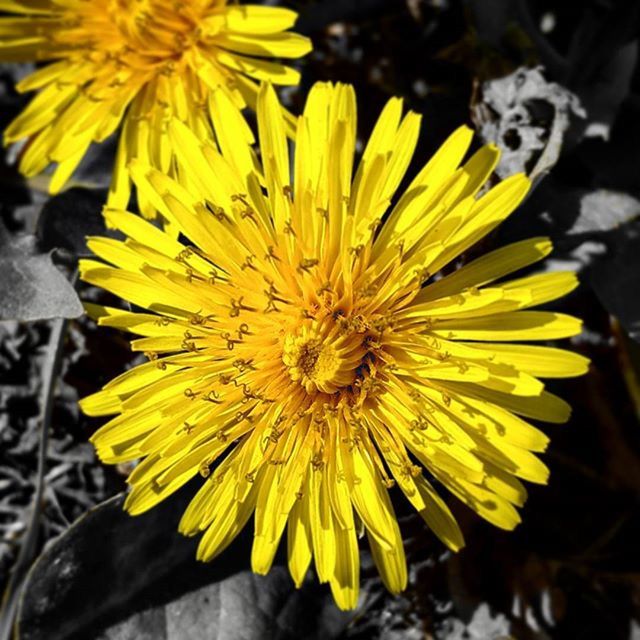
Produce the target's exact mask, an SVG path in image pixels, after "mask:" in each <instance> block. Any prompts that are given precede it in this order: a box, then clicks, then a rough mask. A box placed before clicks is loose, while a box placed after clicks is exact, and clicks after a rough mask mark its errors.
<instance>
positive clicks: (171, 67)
mask: <svg viewBox="0 0 640 640" xmlns="http://www.w3.org/2000/svg"><path fill="white" fill-rule="evenodd" d="M0 11H6V12H10V13H12V14H16V15H12V16H1V17H0V60H4V61H45V60H46V61H52V63H51V64H47V65H45V66H44V67H42V68H40V69H38V70H37V71H36V72H35V73H33V74H31V75H29V76H28V77H27V78H25V79H24V80H22V81H21V82H20V83H19V84H18V90H19V91H38V95H37V96H36V97H35V98H34V99H33V100H32V101H31V103H30V104H29V105H28V106H27V108H26V109H25V110H24V111H23V112H22V113H21V114H20V115H19V116H18V117H17V118H16V119H15V120H14V121H13V122H12V123H11V124H10V125H9V127H8V128H7V129H6V131H5V134H4V140H5V143H6V144H8V143H12V142H16V141H18V140H21V139H24V138H27V139H28V144H27V146H26V148H25V149H24V152H23V153H22V156H21V158H20V164H19V168H20V170H21V171H22V173H24V174H25V175H26V176H34V175H36V174H39V173H41V172H42V171H44V170H45V169H46V168H47V167H48V166H49V165H50V164H53V163H55V164H57V168H56V170H55V172H54V174H53V177H52V179H51V183H50V190H51V192H52V193H55V192H57V191H58V190H59V189H60V188H62V187H63V186H64V184H65V183H66V182H67V180H68V179H69V177H70V176H71V175H72V174H73V172H74V170H75V169H76V167H77V166H78V164H79V163H80V161H81V159H82V158H83V156H84V155H85V153H86V151H87V149H88V148H89V145H90V144H91V143H92V142H102V141H104V140H105V139H106V138H108V137H109V136H110V135H111V134H112V133H114V132H115V131H116V129H117V128H118V127H119V126H120V124H121V123H122V131H121V132H120V142H119V146H118V152H117V159H116V165H115V169H114V175H113V182H112V187H111V192H110V204H111V205H112V206H114V207H126V206H127V203H128V200H129V193H130V182H129V175H128V170H127V166H128V164H129V161H130V160H131V159H132V158H139V159H140V160H141V162H144V163H147V164H150V165H152V166H155V167H157V168H158V169H160V170H161V171H162V172H164V173H167V172H169V171H170V170H171V167H172V151H171V149H170V146H169V142H168V136H167V134H166V130H167V123H168V122H169V121H170V120H171V119H172V118H174V117H175V118H178V119H179V120H181V121H182V122H184V123H186V124H187V125H188V126H189V127H190V128H191V129H192V130H193V131H195V132H196V133H197V135H198V136H201V137H207V138H210V137H211V136H212V135H213V129H215V134H216V136H217V137H218V139H219V140H220V142H221V143H222V144H223V145H225V146H226V145H229V144H235V142H233V141H232V140H241V141H242V143H243V144H246V143H250V142H253V137H252V134H251V131H250V129H249V127H248V126H247V124H246V123H245V122H244V119H243V118H242V115H241V113H240V110H241V109H243V108H244V107H245V106H247V105H248V106H250V107H251V108H255V103H256V96H257V91H258V84H257V81H260V80H269V81H270V82H272V83H274V84H283V85H293V84H297V83H298V80H299V74H298V72H297V71H295V70H293V69H291V68H289V67H286V66H284V65H282V64H280V63H277V62H273V61H272V60H270V59H269V58H272V57H280V58H297V57H299V56H303V55H304V54H306V53H307V52H308V51H309V50H310V49H311V44H310V42H309V40H308V39H307V38H304V37H302V36H300V35H297V34H294V33H289V32H286V29H289V28H290V27H291V26H292V25H293V24H294V22H295V20H296V17H297V14H296V13H295V12H293V11H290V10H288V9H283V8H276V7H262V6H254V5H246V6H242V5H237V4H227V0H183V1H181V2H176V0H39V1H38V0H0ZM212 126H213V129H212ZM229 131H231V132H232V133H233V136H235V138H234V137H230V136H229ZM141 207H142V209H143V211H144V212H148V211H150V207H149V205H148V203H146V202H145V201H144V198H143V199H142V202H141Z"/></svg>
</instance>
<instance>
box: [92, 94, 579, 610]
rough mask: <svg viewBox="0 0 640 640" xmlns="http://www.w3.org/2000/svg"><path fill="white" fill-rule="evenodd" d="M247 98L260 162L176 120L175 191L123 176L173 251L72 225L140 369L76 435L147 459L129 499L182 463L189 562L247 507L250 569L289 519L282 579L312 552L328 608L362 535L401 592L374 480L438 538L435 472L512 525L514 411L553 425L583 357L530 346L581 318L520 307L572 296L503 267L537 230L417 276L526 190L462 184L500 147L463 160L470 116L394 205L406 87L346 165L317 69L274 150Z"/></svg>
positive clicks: (275, 118) (351, 97) (528, 472)
mask: <svg viewBox="0 0 640 640" xmlns="http://www.w3.org/2000/svg"><path fill="white" fill-rule="evenodd" d="M257 112H258V126H259V134H260V135H259V138H260V151H261V158H262V169H263V172H261V175H260V176H259V175H258V174H257V173H256V171H255V168H254V167H253V166H252V165H251V164H250V163H248V162H247V159H246V158H247V154H248V149H247V148H244V147H242V146H241V143H240V141H238V143H237V144H236V145H235V146H234V147H233V148H231V149H229V150H228V151H229V152H228V153H227V152H221V150H220V149H219V148H218V147H216V145H215V143H213V142H212V141H209V140H204V139H202V138H199V137H198V136H197V135H196V134H195V133H193V132H191V131H190V130H189V129H188V128H187V127H185V126H184V125H183V124H181V123H180V122H178V121H174V122H173V123H172V124H171V126H170V135H171V136H172V138H173V143H174V145H175V148H176V149H177V156H178V162H179V163H180V165H181V167H182V168H183V169H184V174H185V175H189V176H191V178H192V181H191V182H190V184H189V185H188V188H186V187H185V186H183V185H180V184H178V183H177V182H176V181H174V180H172V179H171V178H169V177H167V176H165V175H163V174H162V173H161V172H160V171H158V170H156V169H153V168H150V167H148V166H144V165H142V164H140V163H136V165H135V166H134V168H133V169H132V171H133V177H134V181H135V183H136V186H137V188H138V189H139V190H141V191H144V192H145V193H146V195H147V197H148V198H149V200H150V201H151V202H153V204H154V206H156V207H157V209H158V211H159V212H160V213H161V214H162V216H163V217H165V218H166V219H167V220H169V221H170V222H171V223H173V224H175V225H176V226H177V227H178V228H179V229H180V232H181V234H182V237H183V238H185V239H188V240H187V241H185V243H181V242H178V241H177V240H176V239H174V238H173V237H171V236H169V235H167V234H166V233H165V232H163V231H161V230H159V229H157V228H156V227H154V226H152V225H151V224H150V223H148V222H146V221H144V220H143V219H141V218H139V217H136V216H134V215H132V214H130V213H127V212H124V211H119V210H106V212H105V215H106V217H107V220H108V221H109V223H110V224H111V225H113V226H114V227H116V228H118V229H120V230H121V231H122V232H123V233H124V235H125V236H126V238H127V239H126V241H124V242H121V241H118V240H113V239H107V238H100V237H96V238H92V239H90V241H89V244H90V247H91V249H92V250H93V252H95V254H96V255H97V256H98V257H100V258H101V259H102V260H103V261H104V262H105V263H108V264H105V263H103V262H100V261H97V260H85V261H84V262H83V263H82V265H81V270H82V277H83V278H84V280H86V281H87V282H89V283H92V284H94V285H97V286H99V287H103V288H104V289H106V290H108V291H110V292H112V293H114V294H116V295H118V296H121V297H123V298H125V299H126V300H128V301H130V302H131V303H133V304H134V305H136V306H138V307H141V308H142V311H141V312H137V311H135V312H130V311H122V310H119V309H116V308H108V307H100V306H95V305H92V306H90V307H89V311H90V313H92V315H94V317H96V318H97V319H98V322H99V324H101V325H105V326H110V327H117V328H120V329H123V330H126V331H129V332H131V333H134V334H137V336H139V337H137V338H136V339H135V340H133V341H132V343H131V345H132V348H133V349H134V350H135V351H141V352H144V353H146V354H147V356H148V358H149V362H148V363H146V364H142V365H140V366H137V367H135V368H133V369H131V370H130V371H127V372H126V373H124V374H122V375H121V376H119V377H118V378H116V379H115V380H113V381H111V382H109V383H108V384H107V385H106V386H105V387H104V389H103V390H102V391H99V392H98V393H96V394H94V395H91V396H89V397H87V398H85V399H84V400H83V401H82V408H83V409H84V411H85V412H86V413H88V414H90V415H108V414H115V417H113V418H112V419H111V420H110V421H109V422H107V424H106V425H104V426H103V427H102V428H101V429H100V430H99V431H97V432H96V434H95V435H94V437H93V442H94V444H95V446H96V448H97V451H98V454H99V456H100V458H101V459H102V460H103V461H105V462H107V463H118V462H122V461H126V460H135V459H139V458H140V459H142V461H141V462H140V464H139V465H138V466H137V467H136V468H135V470H134V471H133V473H132V474H131V476H130V477H129V480H128V481H129V483H130V484H131V486H132V490H131V492H130V494H129V496H128V498H127V501H126V508H127V509H128V511H129V512H130V513H131V514H138V513H141V512H143V511H145V510H147V509H149V508H151V507H153V506H154V505H155V504H157V503H158V502H159V501H161V500H163V499H164V498H166V497H167V496H168V495H170V494H171V493H172V492H173V491H175V490H176V489H178V488H179V487H180V486H181V485H183V484H184V483H186V482H187V481H188V480H189V479H191V478H192V477H194V476H197V475H198V474H200V475H202V476H204V477H205V478H206V480H205V481H203V482H202V487H201V489H200V490H199V491H198V493H197V495H196V496H195V498H194V499H193V501H192V502H191V504H190V505H189V507H188V509H187V510H186V512H185V514H184V516H183V518H182V520H181V523H180V531H181V532H182V533H184V534H186V535H196V534H198V533H203V535H202V537H201V540H200V544H199V548H198V558H200V559H202V560H211V559H212V558H213V557H215V556H216V555H217V554H219V553H220V552H221V551H222V550H223V549H224V548H225V547H226V546H227V545H228V544H229V543H230V542H231V540H232V539H233V538H234V536H236V535H237V533H238V532H239V531H240V530H241V529H242V528H243V527H244V526H245V524H246V523H247V521H248V520H249V518H251V517H252V516H253V517H254V522H255V537H254V542H253V550H252V556H251V560H252V566H253V569H254V571H256V572H258V573H266V572H267V571H268V570H269V568H270V566H271V563H272V561H273V558H274V554H275V552H276V548H277V547H278V545H279V543H280V540H281V538H282V536H283V535H284V531H285V528H286V530H287V535H286V537H287V544H288V558H289V568H290V571H291V575H292V577H293V579H294V581H295V583H296V584H297V585H300V583H301V582H302V580H303V578H304V576H305V573H306V572H307V569H308V568H309V565H310V563H311V560H312V559H313V560H314V562H315V568H316V571H317V574H318V576H319V578H320V580H321V581H323V582H328V583H329V584H330V586H331V589H332V591H333V594H334V597H335V600H336V602H337V604H338V606H340V607H341V608H350V607H354V606H355V605H356V602H357V598H358V583H359V552H358V537H359V534H360V533H361V532H365V533H366V537H367V538H368V542H369V545H370V547H371V550H372V552H373V558H374V559H375V562H376V564H377V567H378V569H379V571H380V574H381V576H382V579H383V581H384V583H385V585H386V586H387V587H388V589H389V590H390V591H392V592H394V593H396V592H399V591H401V590H402V589H403V588H404V587H405V585H406V582H407V570H406V562H405V556H404V551H403V543H402V538H401V534H400V529H399V527H398V523H397V521H396V517H395V515H394V509H393V506H392V500H391V494H392V493H395V494H397V495H399V494H400V493H403V494H404V495H405V496H406V497H407V498H408V500H409V501H410V502H411V504H412V505H413V506H414V507H415V508H416V509H417V511H418V512H419V513H420V514H421V515H422V516H423V517H424V519H425V521H426V523H427V524H428V526H429V527H430V528H431V529H432V530H433V532H434V533H435V534H436V535H437V536H438V537H439V538H440V539H441V540H442V541H443V542H444V543H445V544H446V545H448V546H449V547H450V548H451V549H454V550H458V549H460V548H461V547H462V546H463V544H464V543H463V537H462V534H461V532H460V529H459V528H458V525H457V524H456V521H455V519H454V517H453V516H452V514H451V511H450V510H449V507H448V506H447V505H446V503H445V502H444V501H443V499H442V498H441V497H440V496H439V495H438V493H437V492H436V490H435V489H434V487H433V485H432V484H431V480H432V479H434V478H435V479H436V480H438V481H439V482H440V483H441V484H442V485H444V486H445V487H446V488H447V489H449V490H450V491H451V492H452V493H453V494H455V495H456V496H457V497H458V498H460V499H461V500H462V501H463V502H465V503H467V504H468V505H469V506H470V507H471V508H472V509H475V510H476V511H477V512H478V513H479V514H480V515H481V516H482V517H484V518H486V519H487V520H488V521H490V522H492V523H493V524H495V525H496V526H498V527H501V528H503V529H512V528H513V527H515V525H516V524H517V523H518V522H519V520H520V518H519V516H518V512H517V510H516V507H518V506H520V505H522V504H523V502H524V500H525V497H526V491H525V488H524V486H523V484H522V483H521V482H520V480H519V478H522V479H525V480H529V481H531V482H538V483H545V482H546V481H547V475H548V471H547V468H546V467H545V466H544V464H543V463H542V462H541V461H540V460H539V459H538V458H537V457H536V455H535V453H537V452H541V451H543V450H544V449H545V447H546V446H547V436H546V435H545V434H544V433H542V432H541V431H539V430H538V429H537V428H536V427H534V426H533V425H531V424H530V423H529V422H528V421H527V420H526V419H527V418H533V419H536V420H542V421H547V422H558V423H559V422H564V421H565V420H566V419H567V417H568V415H569V411H570V409H569V406H568V405H567V404H566V403H565V402H564V401H562V400H561V399H560V398H558V397H556V396H554V395H552V394H551V393H549V392H548V391H546V390H545V389H544V385H543V384H542V383H541V382H540V381H539V380H538V378H539V377H550V378H554V377H568V376H575V375H579V374H582V373H584V372H585V371H586V368H587V361H586V360H585V359H584V358H582V357H580V356H578V355H575V354H573V353H570V352H567V351H562V350H559V349H556V348H551V347H546V346H531V345H529V344H528V343H529V342H531V341H536V340H546V339H555V338H562V337H566V336H572V335H574V334H577V333H579V331H580V321H579V320H576V319H574V318H572V317H570V316H567V315H563V314H561V313H555V312H553V313H552V312H549V311H531V310H530V307H533V306H534V305H538V304H541V303H544V302H547V301H549V300H552V299H555V298H557V297H559V296H561V295H563V294H565V293H567V292H568V291H571V290H572V289H573V288H574V287H575V286H576V278H575V275H574V274H573V273H542V274H537V275H530V276H526V277H522V278H518V279H516V280H510V281H506V282H505V281H503V280H502V278H503V277H504V276H506V275H508V274H510V273H512V272H513V271H516V270H518V269H520V268H522V267H526V266H528V265H530V264H532V263H534V262H536V261H537V260H540V259H541V258H543V257H544V256H546V255H547V254H548V253H549V251H550V250H551V244H550V242H549V240H548V239H546V238H534V239H532V240H526V241H524V242H518V243H516V244H513V245H510V246H507V247H505V248H503V249H499V250H497V251H493V252H492V253H489V254H488V255H486V256H484V257H481V258H478V259H476V260H474V261H473V262H470V263H469V264H467V265H465V266H464V267H462V268H459V269H457V270H455V271H452V272H451V273H449V274H448V275H446V276H444V277H441V278H440V279H434V278H432V277H431V276H432V274H436V273H438V272H439V271H440V270H441V269H442V268H443V267H444V266H445V265H448V264H450V263H451V262H452V260H454V259H455V258H456V257H457V256H459V255H460V254H461V253H462V252H463V251H465V250H466V249H468V248H469V247H471V246H472V245H473V244H474V243H475V242H476V241H478V240H479V239H480V238H482V237H483V236H484V235H485V234H487V233H488V232H490V231H491V230H492V229H493V228H495V227H496V225H498V224H499V223H500V222H501V221H502V220H504V219H505V218H506V217H507V216H508V215H509V213H510V212H511V211H513V209H514V208H515V207H516V206H517V205H518V203H519V202H520V201H521V200H522V198H523V197H524V195H525V194H526V193H527V190H528V189H529V181H528V179H527V178H526V177H525V176H524V175H515V176H512V177H511V178H509V179H507V180H504V181H502V182H501V183H500V184H498V185H497V186H495V187H494V188H492V189H490V190H488V191H487V192H486V193H484V194H483V195H479V192H480V189H481V188H482V187H483V185H484V184H485V182H486V180H487V178H488V177H489V176H490V175H491V173H492V171H493V169H494V167H495V165H496V161H497V159H498V149H497V148H496V147H495V146H491V145H489V146H486V147H483V148H482V149H480V150H479V151H478V152H477V153H475V154H474V155H473V156H472V157H471V158H470V159H469V160H467V161H466V162H464V164H461V163H462V162H463V158H464V156H465V155H466V153H467V150H468V147H469V144H470V142H471V137H472V133H471V131H470V130H469V129H468V128H466V127H462V128H460V129H459V130H457V131H456V132H455V133H453V135H452V136H451V137H450V138H449V139H448V140H447V141H446V142H445V143H444V145H443V146H442V148H441V149H440V150H439V151H438V152H437V154H436V155H435V156H434V157H433V158H432V159H431V160H430V161H429V162H428V163H427V164H426V165H425V166H424V168H423V169H422V170H421V171H420V172H419V173H418V175H417V177H416V178H415V179H414V181H413V182H412V183H411V184H410V185H409V187H408V189H407V190H406V191H405V192H404V194H402V195H401V197H399V198H395V197H394V194H395V192H396V190H397V189H398V185H399V184H400V182H401V180H402V179H403V177H404V174H405V172H406V170H407V167H408V165H409V162H410V160H411V157H412V155H413V152H414V149H415V146H416V141H417V138H418V132H419V127H420V117H419V116H418V115H417V114H415V113H411V112H409V113H408V114H407V115H405V116H404V117H402V101H401V100H399V99H396V98H394V99H391V100H390V101H389V103H388V104H387V106H386V107H385V109H384V111H383V112H382V114H381V116H380V119H379V120H378V122H377V124H376V126H375V129H374V131H373V133H372V135H371V138H370V139H369V142H368V144H367V145H366V148H365V150H364V153H363V155H362V159H361V161H360V163H359V166H358V168H357V170H356V171H355V176H354V175H353V165H354V150H355V147H356V100H355V94H354V91H353V89H352V87H350V86H345V85H337V86H332V85H330V84H321V83H319V84H316V85H315V87H314V88H313V89H312V91H311V93H310V95H309V97H308V101H307V104H306V107H305V110H304V114H303V115H302V116H301V117H299V118H298V120H297V133H296V137H295V156H294V158H293V160H292V162H290V157H289V153H290V150H289V147H288V143H287V139H286V136H285V120H284V118H283V115H282V111H281V107H280V105H279V104H278V102H277V98H276V96H275V93H274V92H273V89H272V88H271V87H270V86H269V85H265V86H264V87H263V88H262V89H261V91H260V94H259V97H258V108H257ZM262 176H263V178H264V185H265V186H264V187H263V186H262V184H263V183H262V182H261V180H262ZM391 202H394V204H393V206H391V205H390V203H391ZM108 265H111V266H108ZM145 310H146V311H145ZM512 341H516V342H521V341H524V342H526V343H527V344H511V343H512ZM394 485H395V486H396V487H397V488H396V489H392V487H394Z"/></svg>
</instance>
